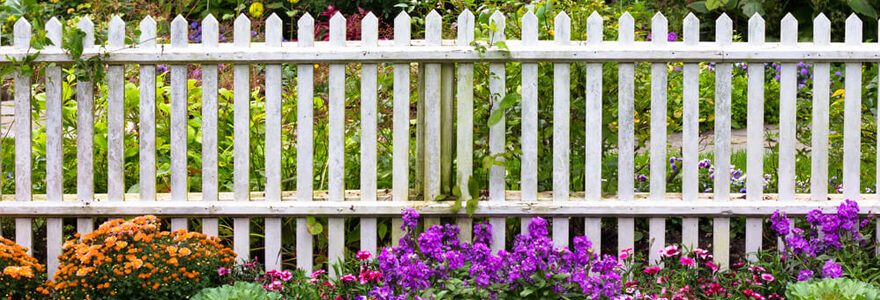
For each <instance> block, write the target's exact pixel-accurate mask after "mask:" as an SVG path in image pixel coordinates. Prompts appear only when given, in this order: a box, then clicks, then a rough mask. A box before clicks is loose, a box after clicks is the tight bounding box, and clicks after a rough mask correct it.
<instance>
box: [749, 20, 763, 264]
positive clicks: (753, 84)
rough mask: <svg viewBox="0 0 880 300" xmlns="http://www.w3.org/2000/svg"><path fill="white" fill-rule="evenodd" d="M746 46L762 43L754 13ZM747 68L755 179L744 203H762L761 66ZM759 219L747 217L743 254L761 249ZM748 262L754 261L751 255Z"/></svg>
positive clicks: (759, 23) (760, 24) (751, 170)
mask: <svg viewBox="0 0 880 300" xmlns="http://www.w3.org/2000/svg"><path fill="white" fill-rule="evenodd" d="M749 44H750V45H755V46H760V45H762V44H764V19H762V18H761V16H760V15H758V14H757V13H755V14H754V15H753V16H752V17H751V18H750V19H749ZM746 68H747V69H748V86H749V87H748V116H747V118H748V119H747V126H746V128H747V129H746V130H747V132H746V135H747V137H746V139H747V144H746V147H747V149H746V151H747V153H746V155H747V158H746V159H747V165H746V170H748V172H749V173H751V174H755V175H758V176H747V177H746V200H748V201H761V200H762V199H763V197H764V187H763V185H764V177H763V176H760V175H762V174H764V64H763V63H749V64H748V65H747V67H746ZM762 227H763V219H762V218H746V248H745V251H746V253H755V252H757V251H758V250H760V249H761V239H762V237H763V236H762V235H761V229H762ZM748 258H749V260H751V261H755V260H757V256H755V255H754V254H750V255H749V257H748Z"/></svg>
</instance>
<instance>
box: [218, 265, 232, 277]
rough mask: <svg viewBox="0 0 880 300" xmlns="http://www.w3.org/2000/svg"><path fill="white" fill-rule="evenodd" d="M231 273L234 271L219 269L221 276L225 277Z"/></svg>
mask: <svg viewBox="0 0 880 300" xmlns="http://www.w3.org/2000/svg"><path fill="white" fill-rule="evenodd" d="M229 273H232V270H230V269H227V268H224V267H220V268H219V269H217V274H218V275H220V276H223V275H226V274H229Z"/></svg>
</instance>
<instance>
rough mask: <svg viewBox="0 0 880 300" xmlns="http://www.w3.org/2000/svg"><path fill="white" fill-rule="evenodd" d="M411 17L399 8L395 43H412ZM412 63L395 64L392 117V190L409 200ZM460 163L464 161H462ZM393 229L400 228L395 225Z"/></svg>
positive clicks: (398, 196)
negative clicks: (410, 69) (410, 76)
mask: <svg viewBox="0 0 880 300" xmlns="http://www.w3.org/2000/svg"><path fill="white" fill-rule="evenodd" d="M410 26H411V25H410V17H409V15H407V14H406V12H400V14H399V15H397V17H396V18H394V45H395V46H397V47H407V46H409V43H410ZM409 68H410V64H409V63H395V64H394V99H393V101H394V104H393V106H394V112H393V115H394V117H393V118H394V119H393V121H392V123H393V124H392V126H393V128H392V131H393V137H392V138H393V141H392V142H393V148H394V150H393V151H394V153H393V155H394V157H393V163H392V169H393V170H392V180H393V183H392V192H393V193H394V201H406V200H407V199H408V196H409V138H410V131H409V104H410V100H409V96H410V93H409V89H410V80H409ZM459 163H461V162H460V161H459ZM392 230H399V229H395V228H392Z"/></svg>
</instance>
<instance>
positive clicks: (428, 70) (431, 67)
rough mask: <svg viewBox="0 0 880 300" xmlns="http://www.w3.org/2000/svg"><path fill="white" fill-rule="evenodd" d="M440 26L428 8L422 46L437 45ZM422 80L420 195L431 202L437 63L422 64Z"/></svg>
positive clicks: (436, 161) (436, 150)
mask: <svg viewBox="0 0 880 300" xmlns="http://www.w3.org/2000/svg"><path fill="white" fill-rule="evenodd" d="M441 26H442V25H441V17H440V14H438V13H437V12H436V11H433V10H432V11H431V13H429V14H428V17H426V18H425V43H426V45H428V46H439V45H440V39H441V36H440V33H441ZM419 76H420V77H422V74H419ZM424 80H425V89H424V91H425V98H424V105H425V113H424V116H425V129H424V135H425V137H424V141H425V144H424V145H425V146H424V147H425V151H424V152H423V154H424V160H425V166H424V172H425V174H424V177H425V179H424V188H425V191H424V195H425V200H426V201H434V200H436V198H437V196H439V195H440V65H439V64H425V73H424Z"/></svg>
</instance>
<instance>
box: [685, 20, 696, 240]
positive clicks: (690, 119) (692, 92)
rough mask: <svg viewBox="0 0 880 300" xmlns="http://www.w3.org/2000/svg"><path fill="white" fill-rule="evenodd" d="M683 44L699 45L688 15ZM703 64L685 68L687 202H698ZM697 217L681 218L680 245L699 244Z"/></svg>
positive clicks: (693, 25)
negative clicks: (701, 74) (701, 69)
mask: <svg viewBox="0 0 880 300" xmlns="http://www.w3.org/2000/svg"><path fill="white" fill-rule="evenodd" d="M683 29H684V43H685V44H686V45H689V46H692V47H693V46H696V45H697V44H699V42H700V20H699V19H697V17H696V16H694V14H692V13H689V14H688V16H687V17H685V19H684V28H683ZM699 76H700V65H699V64H697V63H686V64H684V65H683V66H682V98H683V99H682V100H683V101H682V102H683V103H682V145H681V154H682V166H681V168H682V170H681V178H682V179H681V185H682V186H681V194H682V198H683V199H684V200H685V201H696V200H697V193H699V190H698V186H699V184H700V182H699V172H700V171H699V169H698V167H697V164H698V162H699V159H700V158H699V143H700V142H699V138H700V80H699ZM699 221H700V220H699V219H697V218H682V220H681V243H682V245H684V246H685V247H688V248H689V249H693V248H696V247H697V245H699V236H700V224H699Z"/></svg>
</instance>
